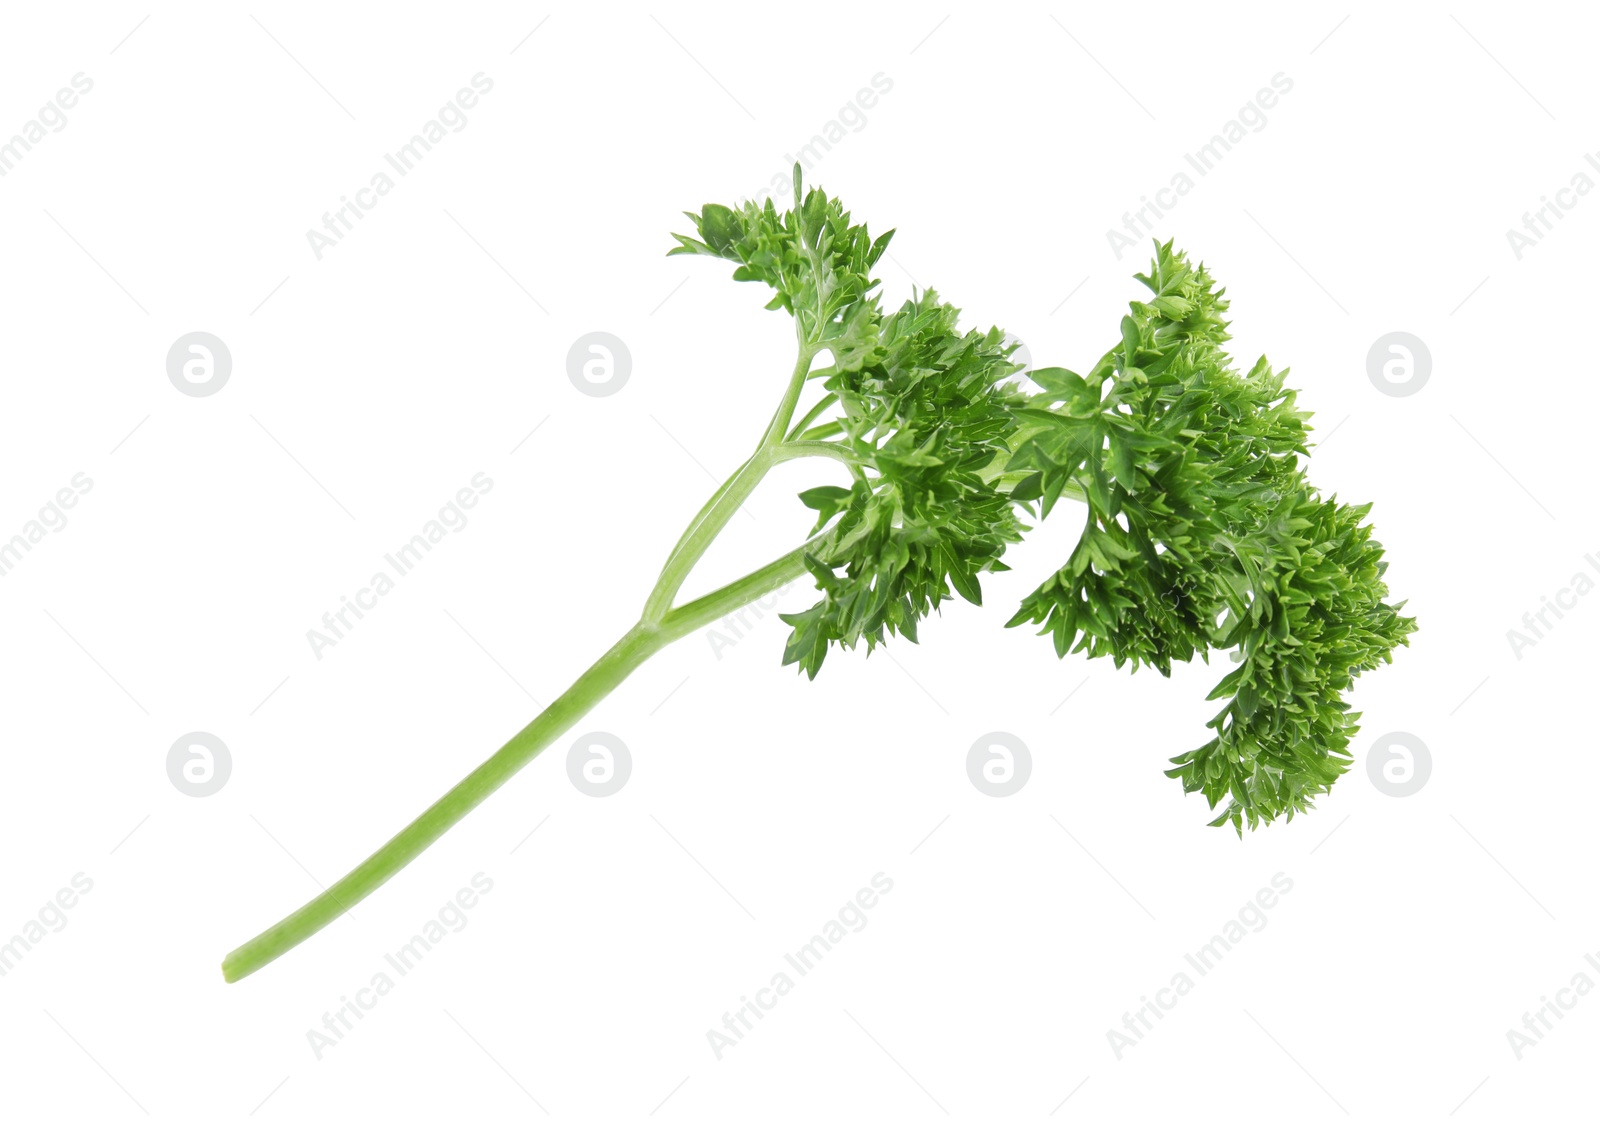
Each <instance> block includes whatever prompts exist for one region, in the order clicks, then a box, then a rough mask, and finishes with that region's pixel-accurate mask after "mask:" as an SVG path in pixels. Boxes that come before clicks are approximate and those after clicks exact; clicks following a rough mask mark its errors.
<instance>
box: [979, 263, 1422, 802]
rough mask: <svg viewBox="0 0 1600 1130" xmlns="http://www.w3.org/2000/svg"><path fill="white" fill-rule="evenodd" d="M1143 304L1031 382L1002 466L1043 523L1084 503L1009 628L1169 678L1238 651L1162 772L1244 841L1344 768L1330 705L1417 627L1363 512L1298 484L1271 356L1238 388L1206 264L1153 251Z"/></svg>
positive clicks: (1279, 378)
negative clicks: (1080, 361) (1062, 549)
mask: <svg viewBox="0 0 1600 1130" xmlns="http://www.w3.org/2000/svg"><path fill="white" fill-rule="evenodd" d="M1136 277H1137V278H1139V280H1140V281H1141V282H1143V283H1144V284H1145V285H1146V286H1147V287H1148V288H1149V289H1150V290H1151V291H1152V293H1153V297H1152V298H1151V299H1150V300H1148V301H1145V302H1134V303H1132V311H1131V314H1130V315H1129V316H1127V317H1124V318H1123V320H1122V327H1121V328H1122V340H1121V342H1120V344H1119V345H1118V347H1117V348H1115V349H1113V350H1112V351H1111V352H1109V353H1107V354H1106V355H1105V356H1104V357H1102V358H1101V360H1100V362H1099V363H1098V364H1097V365H1096V366H1095V367H1094V369H1093V370H1091V371H1090V372H1089V374H1088V375H1087V376H1084V377H1080V376H1078V375H1077V374H1075V373H1071V372H1068V371H1066V370H1062V369H1046V370H1040V371H1037V372H1035V373H1033V374H1032V375H1033V377H1034V379H1035V380H1036V381H1037V382H1038V383H1039V384H1040V385H1041V387H1042V389H1043V391H1042V392H1040V393H1038V394H1037V395H1035V396H1033V397H1030V398H1029V401H1028V404H1027V405H1026V406H1025V407H1024V408H1023V409H1021V410H1020V411H1019V412H1018V413H1017V416H1018V423H1019V427H1018V431H1017V433H1016V436H1015V437H1014V446H1015V454H1014V455H1013V457H1012V459H1011V461H1010V463H1009V464H1008V467H1007V470H1008V471H1013V472H1028V473H1029V477H1028V478H1026V479H1024V480H1023V481H1022V484H1020V486H1019V490H1018V491H1017V492H1016V493H1015V494H1014V495H1013V497H1014V498H1016V499H1018V500H1019V501H1024V502H1026V503H1028V504H1029V505H1034V504H1036V505H1038V507H1039V509H1040V512H1041V513H1048V511H1049V510H1050V508H1051V507H1052V506H1053V505H1054V504H1055V503H1056V501H1057V500H1058V499H1059V498H1060V497H1061V496H1062V494H1063V493H1071V494H1072V495H1073V496H1074V497H1082V498H1083V499H1084V500H1085V501H1086V504H1087V511H1088V512H1087V517H1086V521H1085V525H1084V530H1083V535H1082V537H1081V539H1080V541H1079V543H1078V546H1077V548H1076V549H1075V550H1074V552H1073V554H1072V556H1071V557H1070V558H1069V559H1068V561H1067V562H1066V564H1064V565H1063V566H1062V567H1061V568H1060V569H1059V570H1058V571H1057V572H1056V573H1055V574H1054V575H1053V576H1051V577H1050V578H1048V579H1047V580H1046V581H1045V582H1044V583H1043V584H1042V585H1040V586H1039V588H1038V589H1036V590H1035V591H1034V592H1033V593H1032V594H1031V595H1029V596H1028V597H1027V598H1026V599H1025V600H1024V601H1023V602H1022V606H1021V608H1020V609H1019V611H1018V612H1017V615H1016V616H1015V617H1014V618H1013V619H1012V621H1011V624H1012V625H1017V624H1023V623H1032V624H1040V625H1043V627H1042V629H1041V631H1042V633H1043V634H1049V635H1050V636H1051V638H1052V640H1053V642H1054V644H1055V649H1056V652H1057V654H1059V655H1066V654H1067V653H1068V652H1080V651H1081V652H1085V653H1087V654H1088V655H1090V656H1103V655H1109V656H1111V657H1112V659H1113V660H1114V661H1115V663H1116V664H1117V666H1119V667H1120V666H1122V664H1124V663H1130V664H1132V666H1133V667H1134V668H1137V667H1138V665H1139V664H1140V663H1146V664H1149V665H1150V666H1153V667H1155V668H1156V669H1157V670H1159V671H1161V672H1162V673H1163V674H1168V673H1170V670H1171V664H1172V661H1173V660H1175V659H1176V660H1188V659H1190V658H1191V657H1193V656H1194V655H1195V654H1196V653H1199V654H1200V655H1201V656H1202V657H1205V656H1206V655H1207V653H1208V652H1209V651H1210V650H1211V649H1214V648H1222V649H1233V651H1234V652H1235V654H1236V655H1237V656H1238V657H1239V659H1240V660H1241V662H1240V664H1239V666H1238V667H1237V668H1236V669H1235V670H1233V671H1232V672H1231V673H1230V674H1229V675H1228V676H1227V677H1226V678H1224V679H1223V680H1222V681H1221V682H1220V683H1219V684H1217V687H1216V689H1215V690H1213V691H1212V693H1211V696H1210V697H1211V698H1213V699H1219V698H1221V699H1227V700H1228V701H1227V703H1226V705H1224V706H1223V708H1222V709H1221V710H1220V711H1219V712H1218V713H1217V714H1216V715H1215V717H1213V718H1212V719H1211V720H1210V722H1209V723H1208V726H1209V727H1210V728H1211V729H1213V730H1215V731H1216V736H1215V737H1213V738H1212V739H1211V740H1210V741H1208V742H1206V743H1205V744H1204V745H1202V746H1200V747H1199V748H1197V749H1193V750H1190V751H1189V752H1188V753H1185V754H1183V755H1181V756H1179V757H1175V758H1173V759H1172V760H1173V763H1174V764H1175V766H1176V768H1174V769H1171V770H1168V773H1167V775H1168V776H1170V777H1175V778H1177V779H1179V780H1180V781H1182V783H1183V787H1184V791H1185V792H1200V793H1202V794H1203V795H1204V796H1205V797H1206V799H1207V801H1208V802H1210V804H1211V805H1212V807H1213V809H1215V808H1216V807H1217V806H1218V805H1223V804H1224V802H1225V807H1223V809H1222V812H1221V814H1220V815H1218V816H1217V818H1216V819H1215V820H1214V821H1213V822H1212V823H1213V824H1214V825H1222V824H1227V823H1231V824H1232V825H1233V827H1234V828H1235V829H1236V830H1238V831H1239V832H1240V833H1241V834H1242V831H1243V825H1244V823H1245V822H1248V823H1249V825H1250V827H1251V828H1255V827H1256V826H1257V825H1258V824H1263V823H1270V822H1271V821H1272V820H1274V819H1275V818H1277V817H1278V816H1280V815H1286V816H1287V817H1288V818H1290V819H1292V818H1293V816H1294V814H1295V813H1297V812H1305V811H1306V810H1307V809H1309V808H1310V807H1311V805H1312V802H1313V800H1314V799H1315V798H1316V797H1317V796H1318V795H1320V794H1323V793H1326V792H1327V791H1328V790H1329V788H1330V787H1331V786H1332V785H1333V783H1334V781H1336V780H1337V779H1338V777H1339V775H1340V774H1341V773H1343V772H1344V771H1345V770H1346V769H1347V768H1348V767H1349V765H1350V758H1349V756H1348V747H1349V740H1350V736H1351V734H1353V733H1354V732H1355V730H1356V720H1357V718H1358V717H1359V715H1358V714H1356V713H1355V712H1353V711H1351V710H1350V709H1349V706H1348V704H1347V703H1346V702H1345V701H1344V700H1343V698H1342V697H1341V696H1342V695H1343V694H1344V693H1345V692H1346V691H1348V690H1349V688H1350V687H1351V685H1352V684H1353V682H1354V679H1355V676H1356V675H1358V674H1359V673H1360V672H1362V671H1368V670H1371V669H1373V668H1375V667H1377V666H1378V665H1379V664H1380V663H1383V662H1388V661H1389V660H1390V659H1391V656H1392V652H1393V649H1394V648H1395V647H1396V646H1399V645H1403V644H1405V643H1406V642H1407V637H1408V636H1409V635H1410V633H1411V632H1412V630H1413V629H1414V628H1415V626H1416V622H1415V620H1413V619H1412V618H1410V617H1407V616H1402V615H1401V614H1400V609H1401V607H1402V605H1400V604H1394V605H1391V604H1389V603H1387V602H1386V598H1387V596H1388V588H1387V586H1386V585H1385V584H1384V583H1383V581H1382V577H1383V573H1384V570H1385V568H1386V563H1385V562H1384V560H1383V551H1382V547H1381V546H1380V545H1379V544H1378V543H1377V542H1376V541H1374V540H1373V539H1372V531H1371V527H1370V526H1367V525H1364V524H1363V522H1364V519H1365V517H1366V514H1367V510H1368V507H1367V506H1349V505H1341V504H1339V503H1338V502H1337V501H1336V500H1335V499H1333V498H1329V499H1323V498H1322V497H1321V496H1320V495H1319V494H1318V493H1317V491H1316V489H1315V488H1314V487H1313V486H1312V485H1311V483H1310V482H1309V480H1308V479H1307V478H1306V475H1305V472H1304V470H1303V468H1302V466H1301V460H1302V459H1303V458H1304V457H1305V456H1306V455H1307V429H1306V423H1305V422H1306V419H1307V418H1308V416H1309V413H1305V412H1301V411H1299V410H1297V409H1296V407H1295V394H1294V392H1293V391H1290V390H1285V389H1284V387H1283V378H1284V376H1285V373H1275V372H1274V371H1273V370H1272V368H1271V367H1270V366H1269V365H1268V364H1267V361H1266V359H1265V358H1262V359H1261V360H1260V361H1258V362H1257V363H1256V364H1255V366H1254V367H1253V368H1252V369H1251V370H1250V372H1249V373H1248V374H1247V375H1245V376H1240V375H1239V374H1238V372H1237V371H1236V370H1234V368H1233V367H1232V362H1231V360H1230V358H1229V357H1228V355H1227V354H1226V353H1225V352H1224V351H1223V349H1222V343H1223V342H1225V341H1226V340H1228V336H1229V335H1228V333H1227V325H1228V323H1227V321H1226V320H1225V319H1224V316H1223V315H1224V314H1225V313H1226V311H1227V309H1228V303H1227V301H1226V300H1225V299H1224V297H1223V293H1222V291H1221V290H1219V289H1217V287H1216V285H1215V283H1214V282H1213V280H1212V278H1211V276H1210V275H1209V274H1208V273H1207V272H1206V270H1205V268H1204V267H1203V266H1202V267H1192V266H1191V265H1190V264H1189V262H1188V261H1187V259H1186V258H1185V257H1184V256H1183V255H1182V254H1181V253H1176V252H1174V251H1173V250H1172V245H1171V244H1170V243H1167V244H1164V245H1158V246H1157V249H1156V259H1155V262H1154V264H1153V266H1152V269H1151V273H1150V275H1148V276H1145V275H1139V276H1136Z"/></svg>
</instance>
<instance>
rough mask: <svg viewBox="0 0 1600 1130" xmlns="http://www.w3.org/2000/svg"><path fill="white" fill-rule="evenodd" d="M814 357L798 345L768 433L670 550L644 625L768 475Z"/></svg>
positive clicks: (656, 618) (658, 614) (665, 606)
mask: <svg viewBox="0 0 1600 1130" xmlns="http://www.w3.org/2000/svg"><path fill="white" fill-rule="evenodd" d="M815 356H816V349H815V348H814V347H813V346H811V345H809V344H802V345H801V347H800V352H799V356H798V357H797V358H796V359H795V363H794V371H793V372H792V373H790V375H789V384H788V387H786V388H785V389H784V392H783V400H782V402H781V403H780V404H779V405H778V410H777V411H776V412H774V413H773V414H772V420H771V422H770V423H768V424H767V430H766V431H765V432H764V433H763V434H762V436H761V442H760V443H759V444H757V445H756V450H755V452H754V453H753V454H752V455H751V456H750V458H749V459H746V460H745V461H744V465H743V466H742V467H740V468H739V469H738V470H737V471H735V472H734V473H733V477H732V478H730V479H729V480H728V481H727V482H725V483H723V484H722V486H721V487H720V488H719V489H718V490H717V493H716V494H714V495H712V497H711V500H710V501H709V502H707V503H706V505H705V506H704V507H703V508H702V509H701V511H700V514H699V515H698V516H697V517H696V518H695V520H694V522H693V523H691V524H690V526H689V529H687V530H685V531H684V534H683V537H681V538H679V539H678V544H677V546H675V547H674V548H673V551H672V556H670V557H669V558H667V563H666V564H665V565H664V566H662V569H661V577H660V578H659V579H658V580H657V581H656V587H655V588H654V589H653V590H651V593H650V596H649V598H648V599H647V600H646V601H645V604H644V616H643V618H642V619H643V621H644V622H645V623H652V624H653V623H658V622H660V620H661V618H662V617H664V616H665V615H666V614H667V612H668V610H669V609H671V608H672V602H673V601H674V600H676V599H677V597H678V590H679V589H681V588H682V587H683V582H684V581H686V580H688V579H689V574H690V573H691V572H693V571H694V567H695V566H696V565H697V564H699V561H700V558H701V557H703V556H704V555H705V552H706V550H707V549H709V548H710V547H711V543H712V542H713V541H715V540H716V537H717V535H718V534H720V533H721V532H722V529H723V527H724V526H726V525H727V524H728V520H729V519H730V518H732V517H733V515H734V512H735V511H737V510H738V509H739V507H741V506H743V505H744V500H745V499H747V498H749V497H750V494H751V492H752V491H754V490H755V489H756V486H757V484H759V483H760V482H761V480H762V479H764V478H766V476H767V472H768V471H770V470H771V469H772V465H773V463H774V462H776V461H777V460H776V457H775V455H776V451H777V449H778V448H779V447H780V446H781V445H782V443H783V435H784V433H785V432H786V431H788V428H789V421H790V420H791V419H792V418H793V417H794V409H795V405H796V404H798V403H799V400H800V393H801V390H802V389H804V388H805V383H806V377H807V376H809V375H810V372H811V359H812V358H813V357H815Z"/></svg>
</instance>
